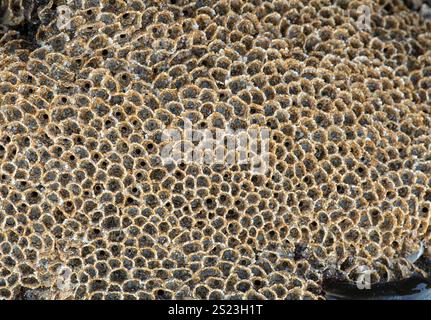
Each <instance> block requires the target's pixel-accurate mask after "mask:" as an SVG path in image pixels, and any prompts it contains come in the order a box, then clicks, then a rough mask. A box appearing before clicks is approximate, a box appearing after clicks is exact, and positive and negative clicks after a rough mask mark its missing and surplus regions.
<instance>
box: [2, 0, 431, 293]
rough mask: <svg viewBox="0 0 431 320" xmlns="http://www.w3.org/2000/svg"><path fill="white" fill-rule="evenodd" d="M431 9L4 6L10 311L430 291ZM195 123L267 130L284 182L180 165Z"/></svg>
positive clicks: (245, 171) (177, 1)
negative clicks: (175, 145)
mask: <svg viewBox="0 0 431 320" xmlns="http://www.w3.org/2000/svg"><path fill="white" fill-rule="evenodd" d="M429 4H430V2H429V1H417V0H410V1H401V0H373V1H371V0H301V1H299V0H289V1H287V0H274V1H263V0H248V1H243V0H230V1H228V0H220V1H216V0H197V1H183V0H170V1H162V0H160V1H155V0H145V1H144V0H69V1H66V0H63V1H61V0H50V1H48V0H0V298H1V299H228V298H230V299H232V298H241V299H325V298H327V297H328V296H327V295H326V294H325V291H324V286H323V283H325V281H335V283H336V285H334V287H333V289H334V290H338V289H340V288H341V292H342V293H341V295H345V296H346V295H347V296H348V295H352V294H356V293H355V292H353V291H354V288H353V286H354V285H355V283H357V281H358V279H359V280H361V279H362V280H364V279H365V280H367V281H368V282H369V283H372V284H373V285H375V286H376V287H374V288H375V290H377V291H372V293H373V294H374V295H375V296H376V295H377V296H379V295H380V296H382V293H381V291H378V290H380V289H379V288H384V290H386V289H385V288H387V287H388V286H390V288H391V290H392V291H390V292H395V294H396V292H398V291H397V289H396V288H397V286H399V285H400V283H407V284H412V283H414V284H417V282H415V281H417V279H418V278H417V276H416V275H420V276H421V277H426V276H427V274H428V272H429V264H428V263H427V262H426V261H425V260H424V259H425V258H426V256H427V252H429V248H430V244H431V241H430V240H431V236H430V234H431V225H430V221H431V220H430V215H431V213H430V207H431V50H430V49H431V20H430V19H429V15H428V14H429V12H430V11H429V9H430V7H429ZM358 22H361V23H360V24H358ZM185 119H187V120H188V121H190V122H191V123H192V124H193V128H197V129H199V130H209V131H210V132H212V131H214V130H216V129H225V128H228V127H229V128H232V129H233V130H247V129H250V128H267V129H269V130H270V137H269V157H268V159H267V161H268V168H267V170H266V171H265V172H263V173H256V172H254V171H253V170H251V168H250V163H197V162H193V161H180V162H175V163H167V164H166V163H164V162H163V161H162V160H163V159H162V158H161V150H162V148H163V146H164V143H165V142H166V141H164V140H163V133H164V131H165V130H167V129H178V130H181V129H182V128H183V127H184V124H185ZM180 142H181V143H182V145H183V147H184V148H183V149H184V152H186V153H187V152H188V150H191V149H192V146H193V145H194V144H193V141H187V139H184V140H183V141H180ZM234 155H235V153H233V154H230V156H232V157H234ZM328 279H329V280H328ZM362 280H361V281H362ZM385 286H386V287H385ZM407 286H408V285H407ZM343 288H344V289H343ZM346 288H347V289H346ZM352 288H353V289H352ZM394 288H395V289H394ZM350 289H352V290H353V291H352V290H350ZM331 290H332V289H331ZM343 290H344V291H343ZM352 292H353V293H352ZM376 292H377V294H375V293H376ZM385 292H386V291H385ZM423 293H424V295H428V296H429V290H428V289H424V291H423ZM383 295H384V294H383Z"/></svg>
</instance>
